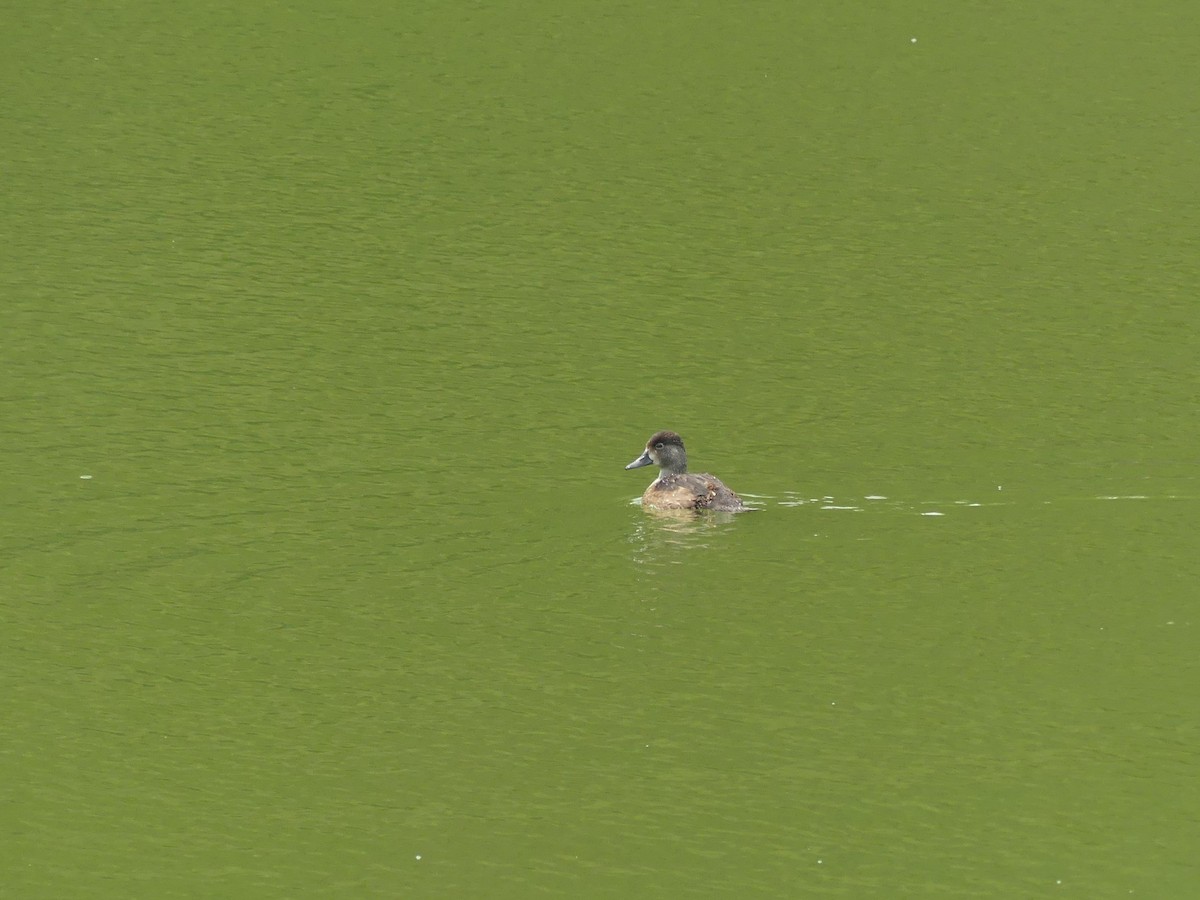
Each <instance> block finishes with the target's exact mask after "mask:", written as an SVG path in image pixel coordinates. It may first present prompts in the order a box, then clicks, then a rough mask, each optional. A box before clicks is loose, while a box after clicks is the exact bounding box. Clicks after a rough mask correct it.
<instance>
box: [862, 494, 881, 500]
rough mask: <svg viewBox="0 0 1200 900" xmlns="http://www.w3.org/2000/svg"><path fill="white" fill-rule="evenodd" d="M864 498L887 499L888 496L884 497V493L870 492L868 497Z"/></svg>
mask: <svg viewBox="0 0 1200 900" xmlns="http://www.w3.org/2000/svg"><path fill="white" fill-rule="evenodd" d="M863 499H864V500H886V499H887V497H884V496H883V495H882V494H868V495H867V496H866V497H863Z"/></svg>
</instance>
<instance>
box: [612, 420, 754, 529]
mask: <svg viewBox="0 0 1200 900" xmlns="http://www.w3.org/2000/svg"><path fill="white" fill-rule="evenodd" d="M650 465H655V466H658V468H659V473H658V477H657V478H656V479H654V481H652V482H651V483H650V487H648V488H646V492H645V493H644V494H642V505H644V506H648V507H650V508H652V509H717V510H726V511H729V512H737V511H738V510H742V509H745V508H746V507H745V505H744V504H743V503H742V498H741V497H739V496H738V495H737V494H735V493H734V492H733V491H731V490H730V489H729V488H727V487H726V486H725V485H724V484H723V483H722V482H721V479H720V478H718V477H717V476H716V475H709V474H708V473H707V472H704V473H699V474H695V473H689V472H688V470H687V451H686V450H685V449H684V448H683V438H681V437H680V436H679V435H677V434H676V433H675V432H673V431H659V432H657V433H656V434H655V435H654V436H653V437H651V438H650V440H648V441H646V450H645V452H643V453H642V455H641V456H639V457H638V458H637V459H635V460H634V461H633V462H631V463H630V464H629V465H627V466H626V467H625V468H626V469H640V468H641V467H642V466H650Z"/></svg>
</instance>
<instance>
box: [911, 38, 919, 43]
mask: <svg viewBox="0 0 1200 900" xmlns="http://www.w3.org/2000/svg"><path fill="white" fill-rule="evenodd" d="M909 40H910V41H911V42H912V43H914V44H915V43H916V42H917V39H916V38H909Z"/></svg>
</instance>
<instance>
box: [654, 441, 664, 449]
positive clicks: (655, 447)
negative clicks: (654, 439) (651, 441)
mask: <svg viewBox="0 0 1200 900" xmlns="http://www.w3.org/2000/svg"><path fill="white" fill-rule="evenodd" d="M662 448H663V445H662V441H659V442H658V443H657V444H655V445H654V449H655V450H661V449H662Z"/></svg>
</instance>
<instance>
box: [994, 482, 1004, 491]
mask: <svg viewBox="0 0 1200 900" xmlns="http://www.w3.org/2000/svg"><path fill="white" fill-rule="evenodd" d="M996 490H998V491H1002V490H1004V485H1002V484H998V485H996Z"/></svg>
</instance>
